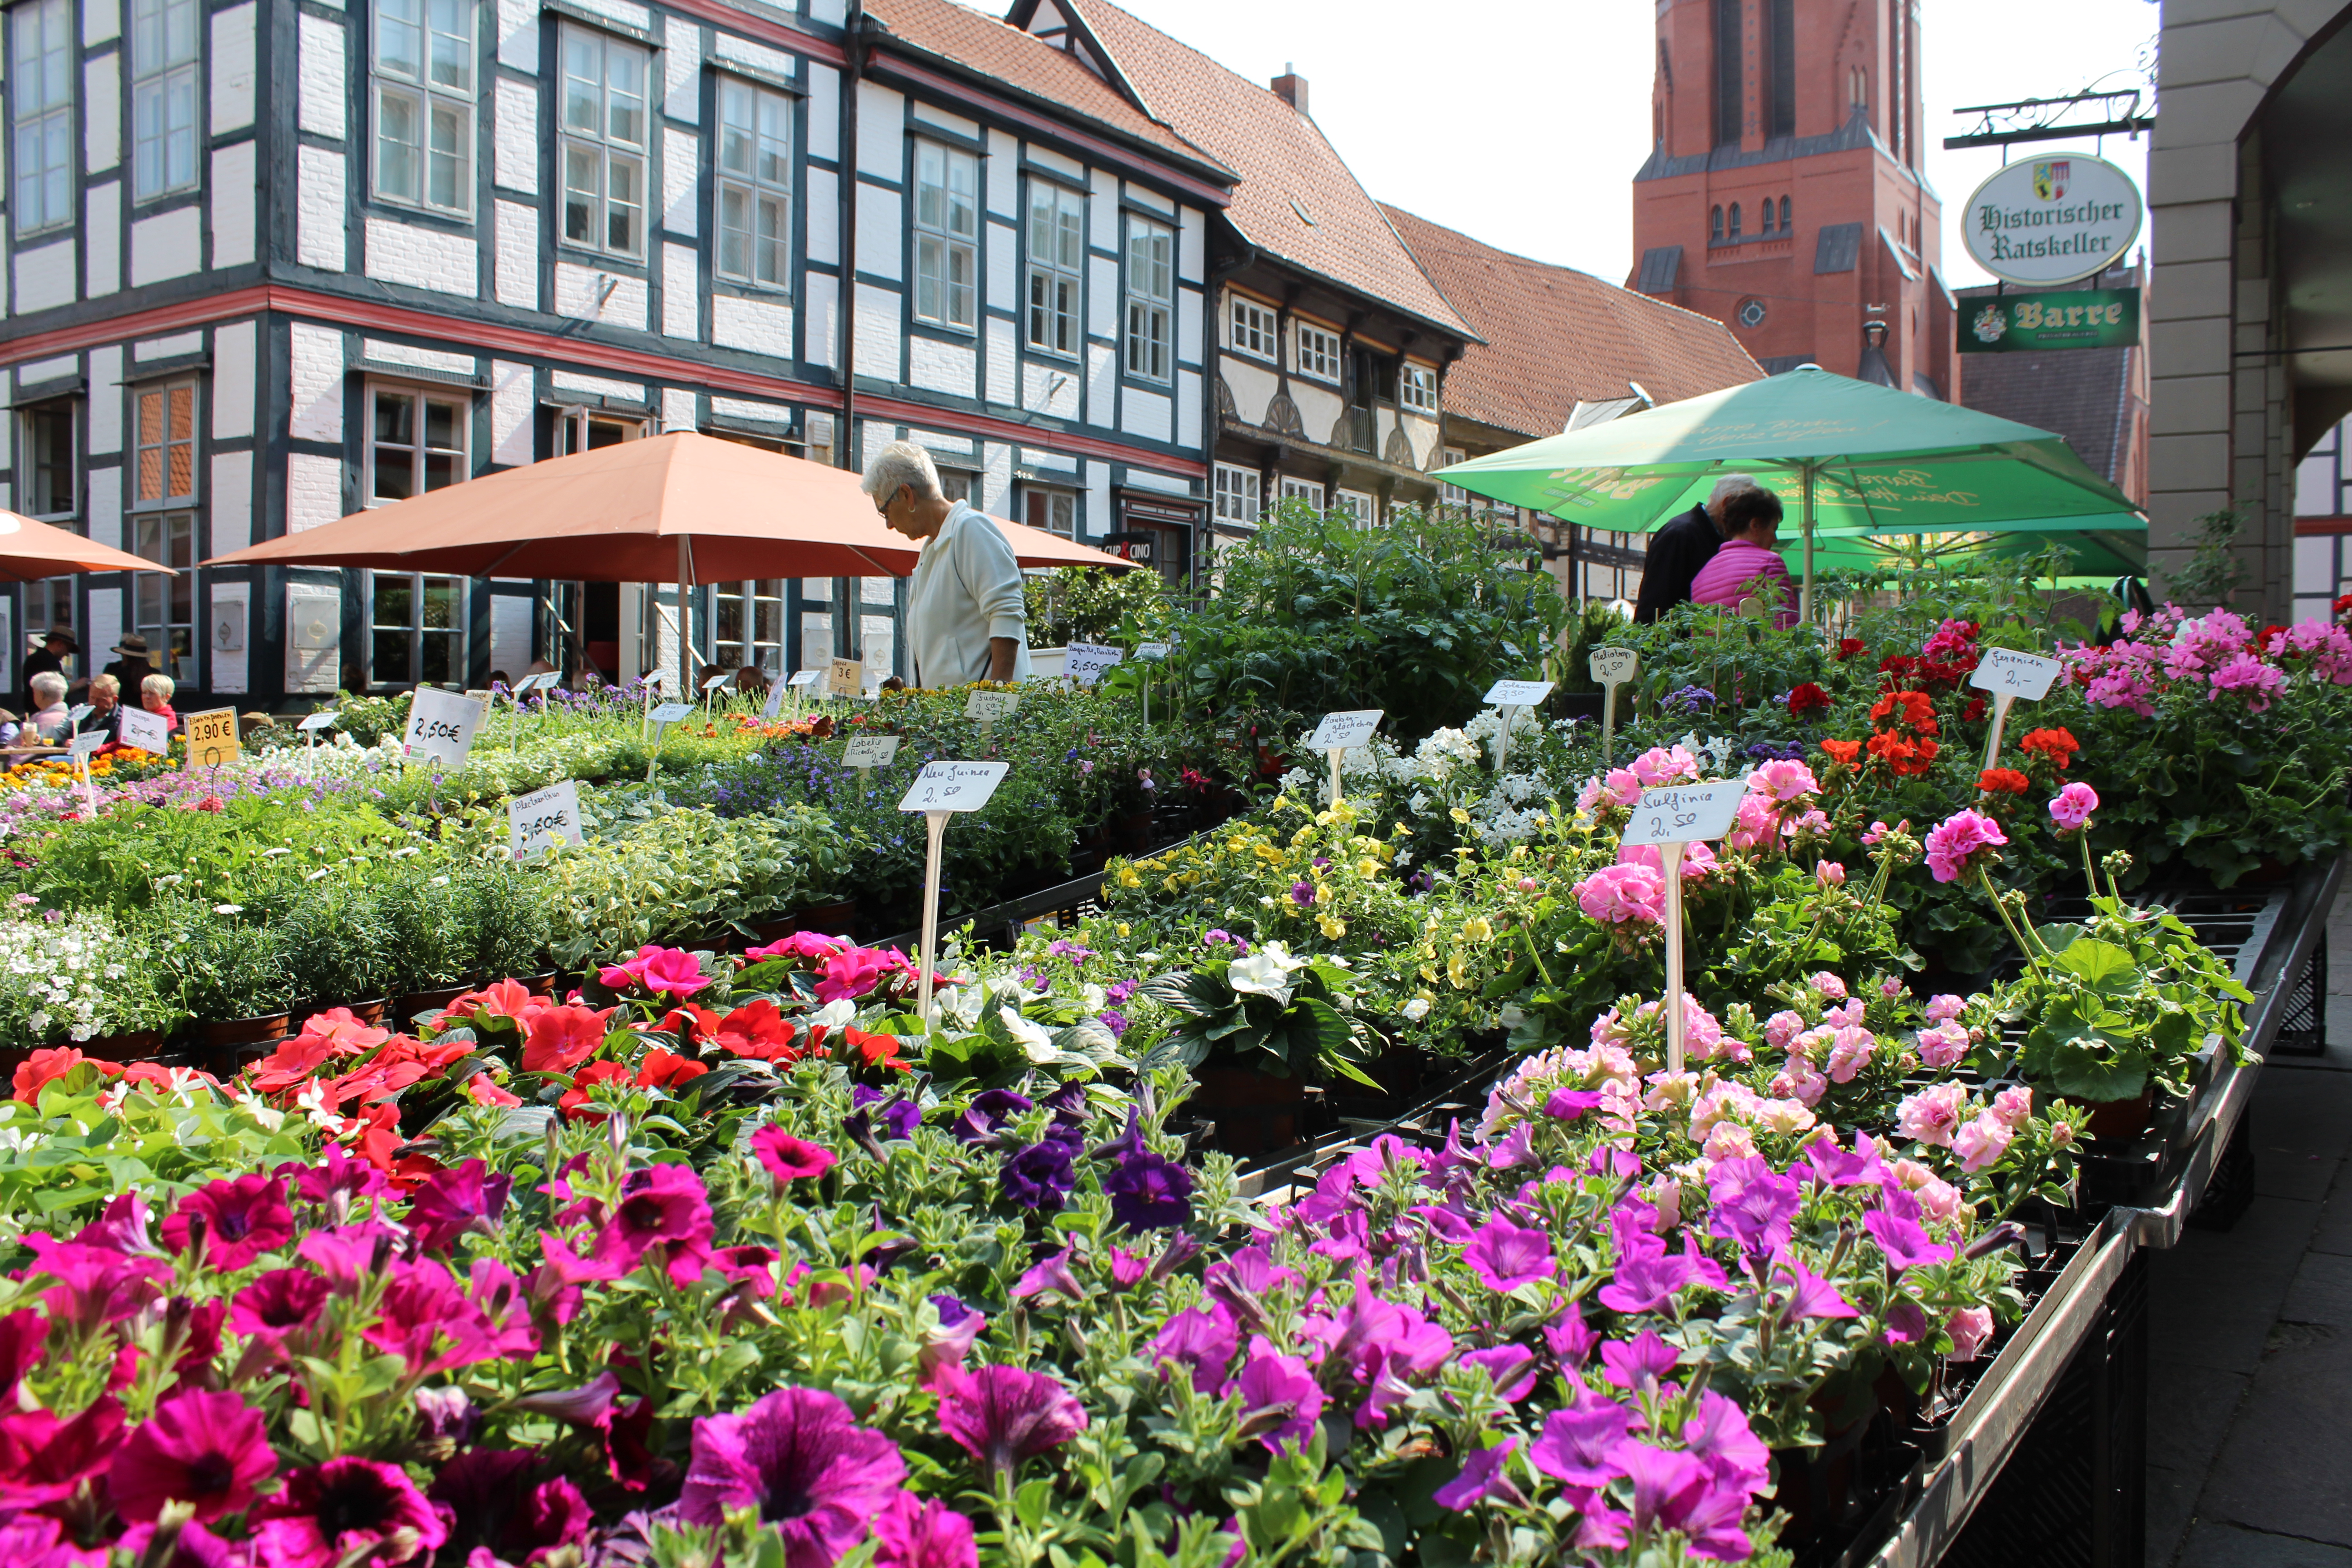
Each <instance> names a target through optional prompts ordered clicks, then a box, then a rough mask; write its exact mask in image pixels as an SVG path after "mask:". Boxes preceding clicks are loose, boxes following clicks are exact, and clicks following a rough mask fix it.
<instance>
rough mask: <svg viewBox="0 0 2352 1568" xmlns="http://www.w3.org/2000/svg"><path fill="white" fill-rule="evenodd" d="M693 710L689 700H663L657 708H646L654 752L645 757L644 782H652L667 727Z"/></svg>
mask: <svg viewBox="0 0 2352 1568" xmlns="http://www.w3.org/2000/svg"><path fill="white" fill-rule="evenodd" d="M693 711H694V704H693V703H691V702H665V703H663V704H662V705H661V706H660V707H658V708H653V709H648V710H646V721H647V722H649V723H650V724H652V725H653V729H654V753H653V755H652V756H650V757H647V758H646V783H647V784H651V783H653V782H654V770H655V769H656V768H657V767H659V766H661V749H662V742H663V741H664V740H666V739H667V738H668V735H669V727H670V726H671V725H672V724H675V723H677V721H679V720H680V719H683V718H685V717H686V716H687V715H688V714H689V713H692V712H693Z"/></svg>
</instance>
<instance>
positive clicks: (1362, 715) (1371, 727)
mask: <svg viewBox="0 0 2352 1568" xmlns="http://www.w3.org/2000/svg"><path fill="white" fill-rule="evenodd" d="M1383 711H1384V710H1381V709H1379V708H1357V709H1352V710H1348V711H1346V712H1341V713H1326V714H1324V715H1323V722H1321V723H1320V724H1318V725H1316V726H1315V733H1313V734H1312V735H1309V736H1308V737H1307V750H1308V751H1310V752H1352V751H1354V750H1355V749H1356V748H1357V747H1358V746H1360V745H1362V744H1363V743H1364V742H1367V741H1369V740H1370V739H1371V738H1372V732H1373V731H1376V730H1378V729H1379V728H1380V727H1381V713H1382V712H1383Z"/></svg>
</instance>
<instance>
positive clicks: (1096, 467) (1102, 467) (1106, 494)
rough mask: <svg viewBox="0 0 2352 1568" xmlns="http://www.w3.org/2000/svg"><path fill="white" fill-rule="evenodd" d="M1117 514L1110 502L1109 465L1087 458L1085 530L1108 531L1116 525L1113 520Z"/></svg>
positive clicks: (1091, 531)
mask: <svg viewBox="0 0 2352 1568" xmlns="http://www.w3.org/2000/svg"><path fill="white" fill-rule="evenodd" d="M1117 517H1118V513H1117V512H1115V511H1113V510H1111V504H1110V465H1109V464H1108V463H1097V462H1094V461H1091V460H1089V461H1088V462H1087V518H1086V522H1085V524H1084V526H1085V529H1086V531H1087V532H1088V533H1108V532H1109V531H1111V530H1112V529H1114V528H1116V527H1118V522H1117V521H1115V520H1116V519H1117Z"/></svg>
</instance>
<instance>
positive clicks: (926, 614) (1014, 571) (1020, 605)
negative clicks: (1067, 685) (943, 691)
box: [907, 501, 1029, 687]
mask: <svg viewBox="0 0 2352 1568" xmlns="http://www.w3.org/2000/svg"><path fill="white" fill-rule="evenodd" d="M907 636H908V643H909V644H910V647H911V650H912V652H913V654H914V656H915V683H916V684H917V685H919V686H934V687H937V686H962V685H966V684H968V683H970V682H971V681H975V680H985V679H988V644H989V639H990V638H992V637H1011V638H1012V639H1013V649H1014V652H1013V679H1015V680H1026V679H1029V637H1028V612H1027V607H1026V605H1025V604H1024V600H1023V599H1022V596H1021V564H1020V563H1019V562H1018V561H1017V560H1015V559H1014V558H1013V546H1012V545H1010V544H1008V543H1006V542H1004V534H1003V531H1001V530H999V529H998V528H997V526H996V524H995V523H994V521H992V520H991V519H990V518H989V516H988V514H987V513H986V512H983V511H979V510H975V509H974V508H973V507H972V506H971V504H970V503H968V502H965V501H958V502H956V503H955V506H954V508H953V509H952V510H950V511H949V513H948V520H947V521H946V522H944V523H942V524H940V531H939V532H938V533H936V534H934V535H932V536H931V537H930V538H929V540H927V541H925V542H924V544H923V552H922V554H921V555H920V556H919V558H918V559H917V560H916V562H915V576H914V581H913V583H912V584H910V585H909V588H908V595H907Z"/></svg>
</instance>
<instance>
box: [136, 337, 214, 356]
mask: <svg viewBox="0 0 2352 1568" xmlns="http://www.w3.org/2000/svg"><path fill="white" fill-rule="evenodd" d="M204 347H205V335H204V333H202V332H173V334H172V335H171V336H170V337H168V338H149V339H147V340H146V341H145V342H136V343H133V344H131V359H132V360H133V361H142V360H151V359H176V358H177V357H179V356H180V355H181V354H193V353H203V352H204Z"/></svg>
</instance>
